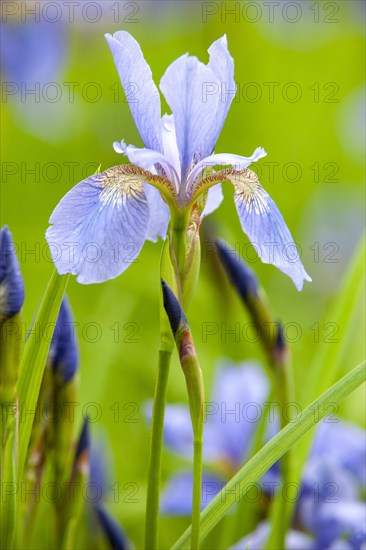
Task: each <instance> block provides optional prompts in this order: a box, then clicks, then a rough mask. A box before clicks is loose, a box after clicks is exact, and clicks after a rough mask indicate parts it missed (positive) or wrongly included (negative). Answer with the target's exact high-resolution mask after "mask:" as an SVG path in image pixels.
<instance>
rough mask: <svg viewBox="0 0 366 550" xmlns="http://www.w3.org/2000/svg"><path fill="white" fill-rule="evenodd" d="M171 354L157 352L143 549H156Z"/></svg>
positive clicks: (161, 351)
mask: <svg viewBox="0 0 366 550" xmlns="http://www.w3.org/2000/svg"><path fill="white" fill-rule="evenodd" d="M171 355H172V352H171V351H166V350H160V351H159V366H158V377H157V381H156V386H155V396H154V406H153V414H152V427H151V444H150V460H149V471H148V481H147V500H146V526H145V548H146V550H155V549H156V548H157V547H158V519H159V493H160V472H161V455H162V445H163V432H164V411H165V400H166V391H167V385H168V377H169V367H170V359H171Z"/></svg>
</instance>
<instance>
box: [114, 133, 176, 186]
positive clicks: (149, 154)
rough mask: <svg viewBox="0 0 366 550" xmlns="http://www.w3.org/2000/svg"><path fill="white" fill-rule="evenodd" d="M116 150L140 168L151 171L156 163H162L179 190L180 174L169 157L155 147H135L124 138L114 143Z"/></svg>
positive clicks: (164, 170)
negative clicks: (154, 148)
mask: <svg viewBox="0 0 366 550" xmlns="http://www.w3.org/2000/svg"><path fill="white" fill-rule="evenodd" d="M113 147H114V150H115V151H116V153H122V154H123V155H126V157H127V158H128V160H129V161H130V162H132V163H133V164H137V166H140V168H143V169H144V170H149V171H152V172H153V171H155V165H160V166H161V167H162V169H163V172H164V173H165V175H166V177H167V178H168V179H169V180H170V181H171V183H172V184H173V185H174V189H175V191H176V192H178V190H179V178H178V174H177V172H176V170H175V168H174V166H173V165H172V164H171V162H170V161H169V159H168V158H167V157H166V156H165V155H163V154H162V153H159V152H158V151H154V150H153V149H144V148H139V147H135V146H134V145H126V144H125V142H124V140H122V141H121V142H118V141H115V142H114V143H113Z"/></svg>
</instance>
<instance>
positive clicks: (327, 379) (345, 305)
mask: <svg viewBox="0 0 366 550" xmlns="http://www.w3.org/2000/svg"><path fill="white" fill-rule="evenodd" d="M364 285H365V238H364V237H363V238H362V239H361V242H360V243H359V246H358V247H357V250H356V252H355V254H354V257H353V259H352V262H351V265H350V267H349V269H348V272H347V274H346V276H345V280H344V281H343V283H342V285H341V286H340V290H339V293H338V295H337V298H336V300H335V302H334V304H333V305H332V307H331V308H330V310H329V311H327V313H326V318H325V319H324V324H326V322H328V321H331V322H332V323H334V324H335V325H336V327H337V328H338V332H337V340H338V341H336V342H329V341H326V340H325V339H324V340H323V342H322V344H321V345H320V346H319V349H318V350H317V353H316V355H315V357H314V360H313V362H312V364H311V367H310V370H309V375H308V378H307V383H306V384H305V386H304V389H303V392H302V394H301V398H302V404H305V403H309V401H310V400H312V399H314V398H315V396H316V393H318V392H323V391H324V390H325V389H326V388H328V387H329V386H330V385H331V384H333V383H334V382H335V380H336V379H337V376H338V375H339V371H340V368H341V365H342V359H343V357H344V354H345V351H346V347H347V345H348V344H349V342H350V339H351V333H352V325H353V319H354V316H355V314H356V315H357V312H358V311H359V310H358V307H357V306H358V305H359V300H360V291H361V290H362V289H363V288H364Z"/></svg>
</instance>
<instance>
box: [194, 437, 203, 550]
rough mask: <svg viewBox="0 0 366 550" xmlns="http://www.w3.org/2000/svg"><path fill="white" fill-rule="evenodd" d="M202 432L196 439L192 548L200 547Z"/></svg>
mask: <svg viewBox="0 0 366 550" xmlns="http://www.w3.org/2000/svg"><path fill="white" fill-rule="evenodd" d="M202 448H203V440H202V434H201V436H200V437H198V438H197V439H195V441H194V458H193V495H192V539H191V549H192V550H197V549H198V548H199V540H200V519H201V518H200V516H201V502H202Z"/></svg>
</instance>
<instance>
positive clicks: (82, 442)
mask: <svg viewBox="0 0 366 550" xmlns="http://www.w3.org/2000/svg"><path fill="white" fill-rule="evenodd" d="M89 449H90V429H89V418H88V417H87V416H86V417H85V418H84V423H83V427H82V428H81V432H80V436H79V441H78V445H77V447H76V453H75V460H76V461H77V460H78V459H79V458H80V457H81V455H82V454H83V453H84V452H85V451H86V452H89Z"/></svg>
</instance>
